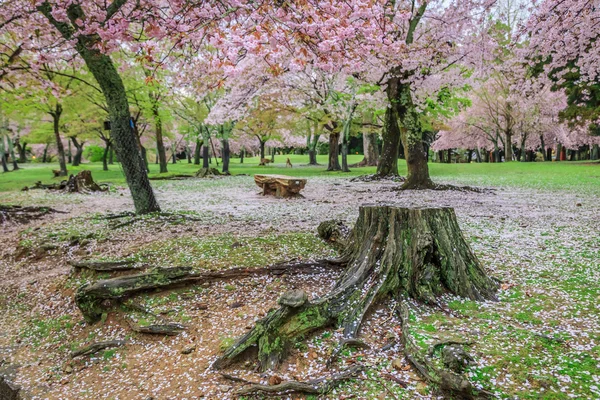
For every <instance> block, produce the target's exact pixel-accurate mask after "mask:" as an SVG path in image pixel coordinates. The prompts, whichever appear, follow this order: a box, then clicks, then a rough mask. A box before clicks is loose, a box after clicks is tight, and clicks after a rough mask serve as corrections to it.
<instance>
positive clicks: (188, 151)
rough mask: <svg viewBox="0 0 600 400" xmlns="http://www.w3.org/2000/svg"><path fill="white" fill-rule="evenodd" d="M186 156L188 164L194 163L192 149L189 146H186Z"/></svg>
mask: <svg viewBox="0 0 600 400" xmlns="http://www.w3.org/2000/svg"><path fill="white" fill-rule="evenodd" d="M185 155H186V157H187V160H188V164H191V163H192V149H190V146H188V145H186V146H185Z"/></svg>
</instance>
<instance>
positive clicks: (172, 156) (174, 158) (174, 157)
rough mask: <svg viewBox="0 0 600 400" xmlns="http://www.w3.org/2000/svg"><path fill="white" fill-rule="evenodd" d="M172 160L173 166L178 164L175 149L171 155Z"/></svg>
mask: <svg viewBox="0 0 600 400" xmlns="http://www.w3.org/2000/svg"><path fill="white" fill-rule="evenodd" d="M171 160H172V162H173V164H177V154H175V149H173V152H172V154H171Z"/></svg>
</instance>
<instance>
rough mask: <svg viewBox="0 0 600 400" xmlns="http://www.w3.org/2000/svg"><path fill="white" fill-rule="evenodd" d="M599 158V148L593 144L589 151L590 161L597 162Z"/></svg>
mask: <svg viewBox="0 0 600 400" xmlns="http://www.w3.org/2000/svg"><path fill="white" fill-rule="evenodd" d="M599 158H600V146H598V145H597V144H595V145H594V146H593V147H592V149H591V150H590V160H598V159H599Z"/></svg>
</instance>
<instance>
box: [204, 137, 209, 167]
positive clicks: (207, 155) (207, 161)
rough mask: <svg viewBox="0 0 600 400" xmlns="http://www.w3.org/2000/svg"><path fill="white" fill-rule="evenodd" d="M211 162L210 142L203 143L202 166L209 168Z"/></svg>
mask: <svg viewBox="0 0 600 400" xmlns="http://www.w3.org/2000/svg"><path fill="white" fill-rule="evenodd" d="M209 164H210V154H209V152H208V143H206V142H205V143H204V144H203V145H202V168H208V167H209Z"/></svg>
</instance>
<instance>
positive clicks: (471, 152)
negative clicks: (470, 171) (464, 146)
mask: <svg viewBox="0 0 600 400" xmlns="http://www.w3.org/2000/svg"><path fill="white" fill-rule="evenodd" d="M472 159H473V150H471V149H469V150H467V159H466V160H465V161H466V162H467V164H469V163H471V160H472Z"/></svg>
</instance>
